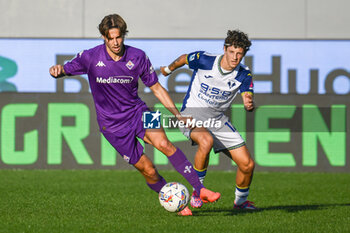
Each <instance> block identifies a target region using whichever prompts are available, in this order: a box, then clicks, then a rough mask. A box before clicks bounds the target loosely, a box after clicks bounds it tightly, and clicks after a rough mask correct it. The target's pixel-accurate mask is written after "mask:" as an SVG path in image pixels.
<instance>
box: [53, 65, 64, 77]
mask: <svg viewBox="0 0 350 233" xmlns="http://www.w3.org/2000/svg"><path fill="white" fill-rule="evenodd" d="M49 71H50V75H51V76H52V77H54V78H61V77H63V76H66V73H65V72H64V68H63V65H54V66H51V67H50V70H49Z"/></svg>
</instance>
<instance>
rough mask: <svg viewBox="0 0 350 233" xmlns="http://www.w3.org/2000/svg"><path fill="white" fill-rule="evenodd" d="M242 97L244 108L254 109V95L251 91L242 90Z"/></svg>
mask: <svg viewBox="0 0 350 233" xmlns="http://www.w3.org/2000/svg"><path fill="white" fill-rule="evenodd" d="M242 99H243V104H244V108H245V110H247V111H249V112H252V111H253V110H254V107H255V106H254V95H253V93H251V92H248V91H247V92H243V93H242Z"/></svg>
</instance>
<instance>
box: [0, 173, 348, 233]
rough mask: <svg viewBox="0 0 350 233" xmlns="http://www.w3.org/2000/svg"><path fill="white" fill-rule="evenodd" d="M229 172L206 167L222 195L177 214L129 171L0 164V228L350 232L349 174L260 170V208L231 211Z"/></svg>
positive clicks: (256, 189) (255, 190)
mask: <svg viewBox="0 0 350 233" xmlns="http://www.w3.org/2000/svg"><path fill="white" fill-rule="evenodd" d="M161 174H162V175H163V176H164V177H165V178H166V180H167V181H179V182H182V183H183V184H185V185H186V186H187V187H188V188H190V186H189V184H188V183H187V182H186V181H184V179H183V178H182V177H181V176H180V175H179V174H178V173H176V172H174V171H161ZM234 177H235V173H233V172H223V171H209V172H208V174H207V178H206V181H205V185H206V186H207V187H208V188H210V189H212V190H215V191H219V192H221V194H222V198H221V199H220V200H219V201H218V202H217V203H211V204H205V206H203V207H202V208H201V209H198V210H197V209H196V210H193V214H194V216H190V217H181V216H177V215H176V214H174V213H169V212H167V211H165V210H164V209H163V208H162V207H161V206H160V204H159V202H158V197H157V194H156V193H154V192H153V191H151V190H150V189H149V188H148V187H147V185H146V184H145V182H144V179H143V177H142V176H141V175H140V174H139V173H138V172H137V171H134V170H131V171H117V170H0V232H16V233H17V232H35V233H38V232H49V233H53V232H60V233H61V232H122V233H124V232H137V233H143V232H152V233H157V232H167V233H169V232H215V233H221V232H259V233H260V232H283V233H284V232H303V233H304V232H315V233H316V232H317V233H319V232H327V233H328V232H341V233H343V232H350V174H348V173H277V172H266V173H264V172H257V173H255V175H254V180H253V183H252V186H251V190H250V196H249V199H250V200H251V201H254V202H255V203H256V205H257V207H259V208H260V209H259V210H257V211H237V210H233V209H232V205H233V192H234V189H233V185H234ZM189 190H190V189H189Z"/></svg>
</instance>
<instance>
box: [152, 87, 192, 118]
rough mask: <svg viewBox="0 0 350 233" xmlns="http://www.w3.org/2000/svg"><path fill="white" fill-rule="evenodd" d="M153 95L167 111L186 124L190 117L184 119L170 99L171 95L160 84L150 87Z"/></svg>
mask: <svg viewBox="0 0 350 233" xmlns="http://www.w3.org/2000/svg"><path fill="white" fill-rule="evenodd" d="M150 89H151V90H152V92H153V94H154V96H155V97H157V99H159V101H160V102H161V103H162V104H163V105H164V107H165V108H166V109H168V110H169V111H170V112H171V113H172V114H173V115H174V116H176V118H177V119H178V120H180V121H184V122H186V121H187V119H189V118H188V117H183V116H182V115H181V114H180V112H179V110H178V109H177V108H176V107H175V104H174V102H173V100H172V99H171V98H170V96H169V93H168V91H167V90H165V88H164V87H163V86H162V85H160V83H159V82H156V83H155V84H154V85H152V86H151V87H150Z"/></svg>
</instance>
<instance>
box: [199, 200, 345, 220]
mask: <svg viewBox="0 0 350 233" xmlns="http://www.w3.org/2000/svg"><path fill="white" fill-rule="evenodd" d="M341 206H349V207H350V203H345V204H319V205H317V204H315V205H285V206H269V207H262V208H259V209H257V210H237V209H233V208H215V209H202V210H201V209H199V210H192V212H193V216H198V217H200V216H208V215H216V214H218V213H220V215H222V214H224V215H226V216H228V215H240V214H253V213H259V212H264V211H275V210H282V211H285V212H288V213H295V212H300V211H307V210H323V209H328V208H334V207H341Z"/></svg>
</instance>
